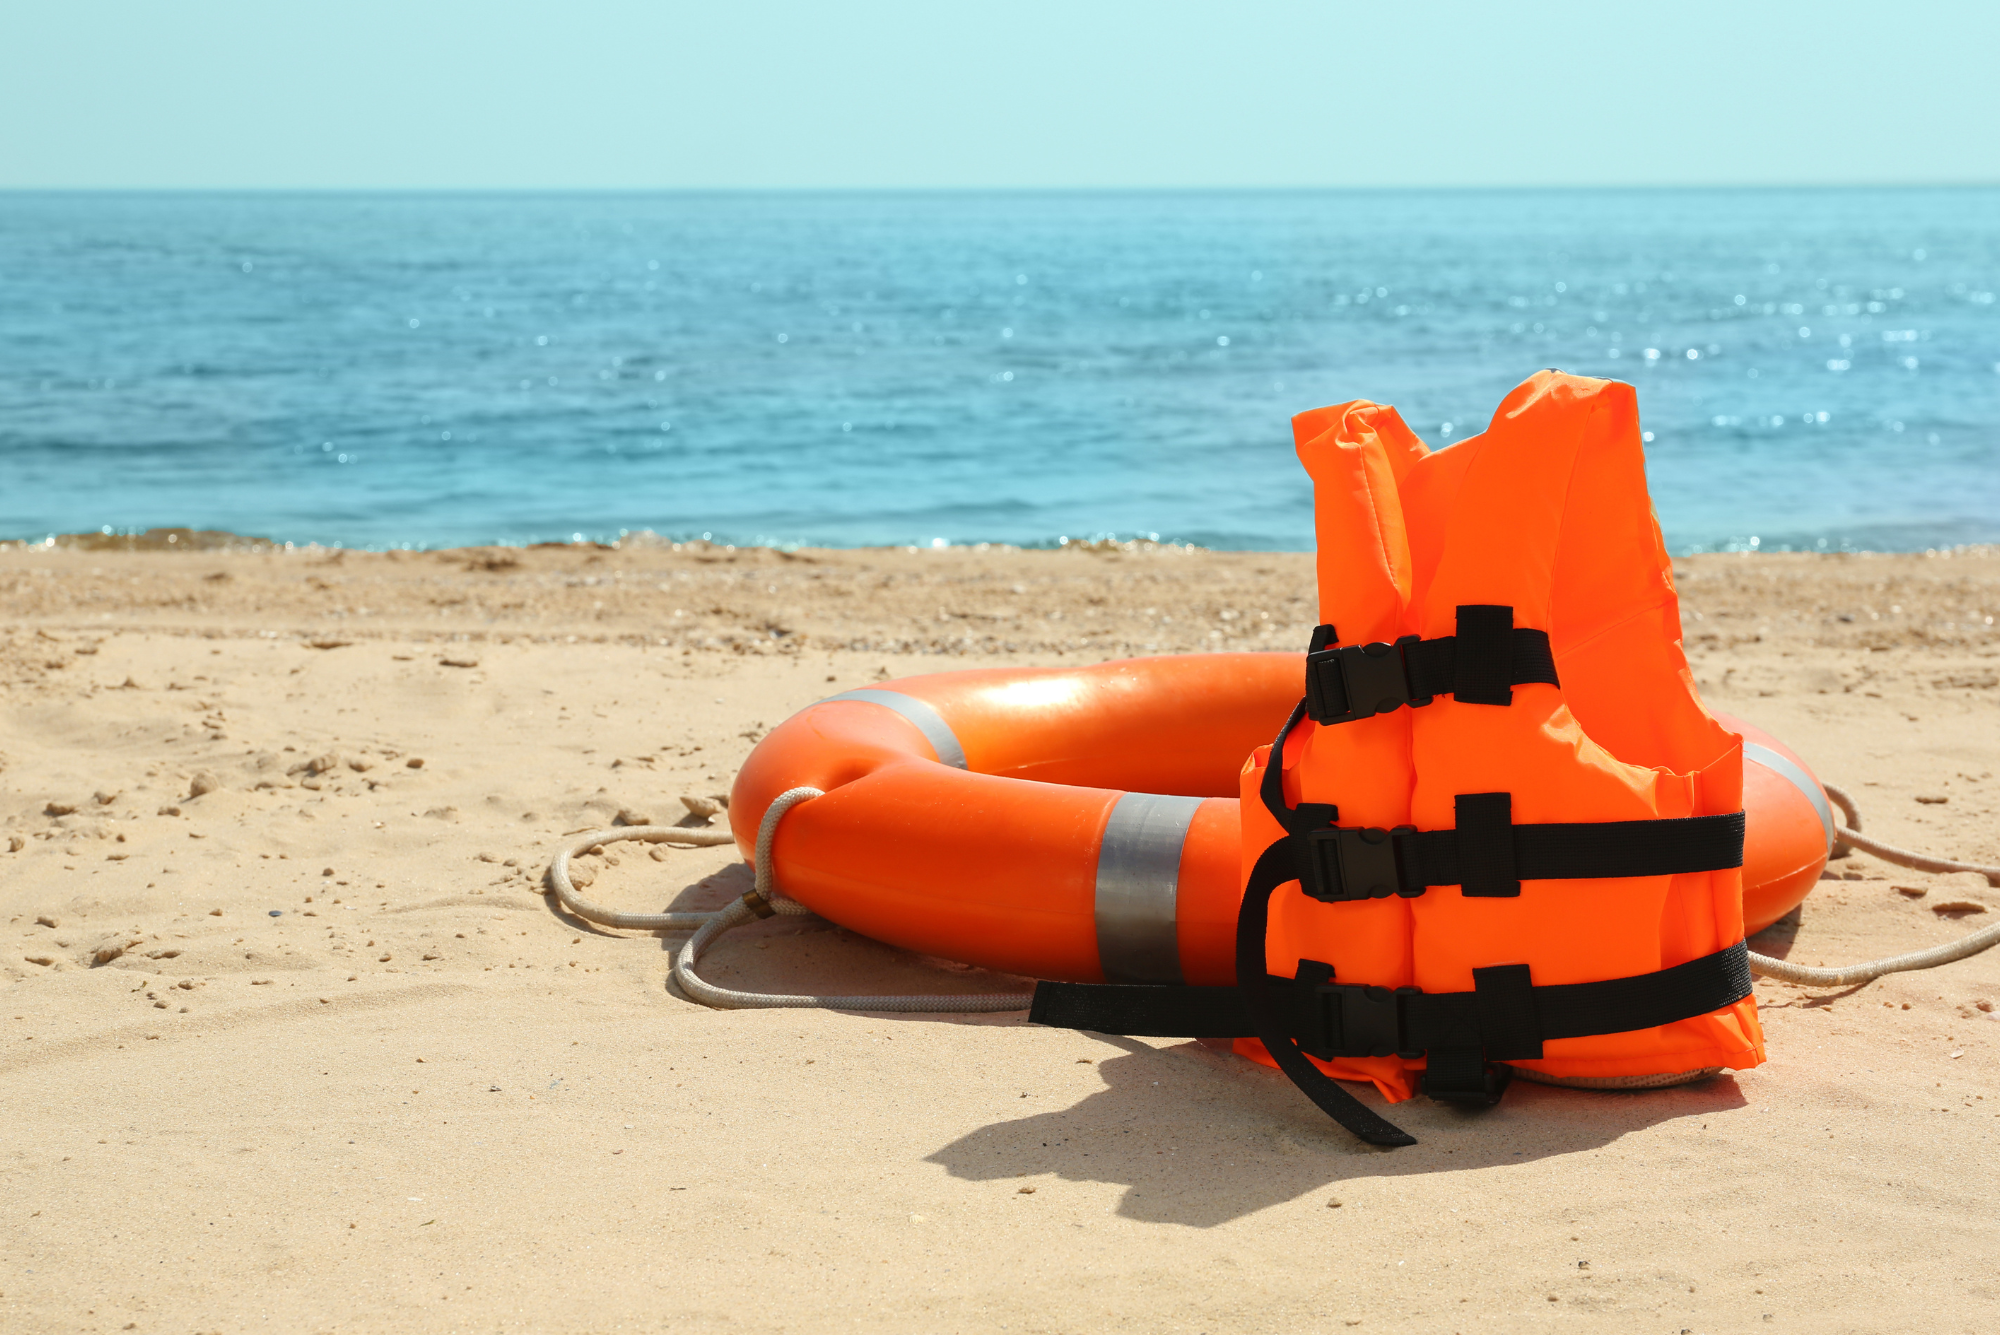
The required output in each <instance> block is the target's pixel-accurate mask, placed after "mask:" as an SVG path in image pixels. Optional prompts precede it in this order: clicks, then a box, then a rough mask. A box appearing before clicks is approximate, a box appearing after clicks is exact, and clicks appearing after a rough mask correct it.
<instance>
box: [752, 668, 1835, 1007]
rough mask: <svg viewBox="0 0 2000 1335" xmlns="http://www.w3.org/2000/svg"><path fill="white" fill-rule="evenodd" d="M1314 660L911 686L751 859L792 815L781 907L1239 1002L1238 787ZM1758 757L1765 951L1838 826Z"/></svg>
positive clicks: (774, 790) (869, 711) (1751, 882)
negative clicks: (1249, 758) (1225, 991)
mask: <svg viewBox="0 0 2000 1335" xmlns="http://www.w3.org/2000/svg"><path fill="white" fill-rule="evenodd" d="M1302 673H1303V664H1302V661H1301V656H1300V655H1298V654H1286V653H1234V654H1185V655H1174V656H1171V657H1161V658H1141V659H1127V660H1123V661H1117V662H1108V663H1099V664H1095V665H1091V666H1085V667H1075V668H1005V669H984V670H975V671H969V672H946V673H938V674H935V675H931V676H922V677H907V678H904V679H902V680H899V681H892V682H885V683H883V684H882V685H881V686H878V687H872V688H868V689H863V690H855V691H845V692H842V693H841V694H839V695H835V696H831V697H829V698H828V699H825V700H821V701H819V702H818V703H816V704H813V705H809V706H807V707H806V708H805V709H804V710H801V711H800V712H799V713H797V714H795V715H793V716H792V717H791V718H789V719H787V720H786V721H785V722H783V723H781V724H779V725H778V727H776V728H774V729H773V730H772V731H771V732H770V734H769V735H768V736H766V737H765V738H764V739H763V741H761V742H759V743H758V744H757V746H756V747H755V748H754V749H753V750H752V751H751V753H750V756H749V758H748V759H747V760H746V761H745V762H744V765H743V768H742V770H741V771H740V772H739V773H738V774H737V776H736V782H735V785H734V788H733V791H732V793H731V798H730V815H731V818H732V819H731V824H732V825H733V826H734V828H735V830H736V839H737V844H738V846H739V848H741V850H742V852H743V855H744V857H745V858H746V859H754V857H755V849H754V847H753V842H754V838H755V832H756V830H757V827H758V823H759V822H760V821H761V820H762V818H763V815H764V811H765V808H767V807H768V806H769V805H770V804H771V801H772V799H774V798H775V797H777V796H778V794H780V793H782V792H784V791H785V790H786V789H789V788H794V787H798V786H801V785H806V786H811V787H814V788H819V789H823V790H824V791H825V796H823V797H820V798H817V799H815V800H813V801H811V802H807V803H805V804H803V805H801V806H798V807H796V808H794V809H793V810H792V811H791V812H789V813H788V814H787V815H786V816H785V818H784V820H783V822H782V823H781V824H780V826H779V827H778V831H777V837H776V842H775V843H774V845H773V854H772V856H773V860H774V862H775V863H776V868H775V870H776V873H777V877H776V879H777V883H778V885H779V886H780V887H781V888H782V889H783V890H784V892H785V893H786V894H788V895H790V896H792V897H794V898H796V899H798V900H799V901H800V902H802V903H804V904H805V905H806V906H807V907H808V908H810V909H812V910H813V911H814V912H816V913H819V914H820V915H821V916H823V917H826V918H829V919H831V920H833V921H834V922H837V923H839V924H841V925H842V926H844V927H847V928H850V929H851V930H853V931H856V932H860V933H861V934H863V935H865V936H870V937H873V938H875V939H876V940H879V941H886V942H888V943H889V944H891V945H896V946H900V947H902V948H904V949H906V950H914V951H919V952H922V953H924V954H928V955H937V956H942V957H944V958H946V959H952V960H958V961H961V962H964V963H967V964H977V965H983V966H985V967H987V968H990V969H997V970H1000V971H1002V972H1005V973H1013V974H1023V975H1028V976H1032V977H1036V978H1046V979H1051V980H1057V981H1070V982H1134V983H1138V982H1147V983H1182V982H1184V983H1194V984H1211V985H1220V984H1229V983H1233V982H1234V981H1235V972H1236V971H1235V964H1234V954H1235V930H1236V914H1237V908H1238V905H1239V903H1240V901H1241V899H1242V875H1243V872H1242V861H1241V859H1242V839H1241V834H1240V830H1239V825H1238V807H1237V792H1238V776H1239V773H1240V772H1241V770H1242V767H1243V761H1244V757H1245V756H1246V755H1248V754H1249V752H1250V751H1251V749H1252V748H1253V747H1256V746H1260V745H1262V744H1264V743H1267V742H1269V741H1270V740H1271V738H1272V736H1273V735H1274V734H1275V733H1276V732H1277V730H1278V727H1279V725H1280V724H1282V723H1283V722H1284V720H1285V717H1286V715H1287V714H1288V713H1289V712H1290V711H1291V709H1292V706H1293V705H1294V704H1295V703H1296V702H1297V700H1298V694H1299V682H1300V679H1301V676H1302ZM1722 721H1723V723H1724V724H1725V726H1727V727H1729V728H1731V729H1733V730H1735V731H1737V732H1740V733H1741V734H1743V737H1744V743H1745V745H1744V760H1745V761H1746V762H1748V763H1746V764H1745V766H1744V775H1743V798H1744V805H1745V810H1746V811H1747V813H1748V815H1747V821H1746V824H1747V834H1746V841H1745V849H1744V865H1743V886H1744V890H1743V899H1744V919H1745V929H1746V930H1747V931H1749V932H1756V931H1758V930H1760V929H1761V928H1763V927H1766V926H1768V925H1769V924H1770V923H1771V922H1773V921H1775V920H1776V919H1777V918H1779V917H1780V916H1782V915H1783V914H1785V913H1787V912H1789V911H1790V910H1791V909H1792V907H1793V906H1795V905H1796V904H1798V903H1799V901H1800V900H1802V899H1804V898H1805V896H1806V894H1807V892H1808V891H1810V890H1811V888H1812V885H1813V882H1814V881H1815V880H1817V879H1818V876H1819V873H1820V870H1821V868H1823V867H1824V866H1825V865H1826V859H1827V855H1828V853H1829V852H1830V851H1831V848H1832V840H1833V816H1832V812H1831V808H1830V807H1829V806H1828V804H1827V799H1826V795H1825V793H1824V792H1823V791H1822V790H1821V789H1820V786H1819V784H1818V781H1817V780H1815V779H1814V778H1813V777H1812V774H1811V772H1810V771H1809V770H1807V769H1806V767H1805V764H1804V763H1803V762H1802V761H1800V760H1799V758H1798V757H1797V756H1796V755H1794V754H1793V753H1792V752H1790V751H1789V750H1787V749H1786V748H1785V747H1784V746H1783V745H1782V744H1781V743H1780V742H1778V741H1777V740H1776V739H1775V738H1773V737H1771V736H1769V735H1768V734H1766V733H1763V732H1761V731H1759V730H1758V729H1756V728H1753V727H1750V726H1749V725H1748V724H1745V723H1743V722H1741V721H1740V720H1736V719H1731V718H1728V717H1726V716H1725V717H1723V718H1722Z"/></svg>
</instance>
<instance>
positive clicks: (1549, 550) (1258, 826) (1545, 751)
mask: <svg viewBox="0 0 2000 1335" xmlns="http://www.w3.org/2000/svg"><path fill="white" fill-rule="evenodd" d="M1293 427H1294V432H1295V435H1296V437H1297V444H1298V452H1299V457H1300V459H1301V460H1303V461H1304V463H1305V466H1306V470H1307V471H1308V472H1309V473H1310V474H1311V475H1312V479H1313V496H1314V511H1315V515H1314V517H1315V526H1316V529H1317V533H1318V541H1319V558H1318V561H1319V565H1318V574H1319V590H1320V617H1321V620H1322V622H1323V623H1325V624H1323V625H1321V626H1320V627H1319V630H1318V631H1317V632H1316V633H1315V634H1314V637H1313V643H1312V645H1311V646H1310V651H1309V652H1308V655H1307V659H1306V683H1305V685H1306V692H1305V695H1306V698H1305V699H1304V700H1302V701H1301V702H1300V703H1299V706H1298V708H1297V709H1296V710H1294V711H1293V713H1292V716H1291V719H1290V720H1289V721H1288V722H1287V723H1286V724H1285V727H1284V729H1283V730H1282V731H1281V732H1280V733H1279V735H1278V739H1277V741H1276V742H1275V743H1274V744H1273V745H1272V746H1268V747H1260V748H1258V749H1257V750H1256V751H1255V752H1253V753H1252V755H1251V757H1250V759H1249V762H1248V763H1247V764H1246V765H1245V766H1244V769H1243V773H1242V778H1241V784H1242V801H1241V808H1242V833H1243V876H1244V893H1243V900H1242V905H1241V908H1240V910H1239V912H1238V918H1237V931H1236V986H1235V987H1234V988H1224V987H1172V986H1164V987H1162V986H1119V985H1111V986H1106V985H1094V986H1093V985H1070V984H1046V983H1045V984H1043V985H1041V987H1040V988H1038V990H1037V999H1036V1010H1035V1014H1034V1018H1036V1019H1039V1020H1042V1021H1043V1022H1045V1023H1061V1024H1069V1025H1072V1026H1074V1027H1078V1028H1088V1029H1095V1030H1099V1031H1103V1032H1118V1033H1133V1034H1189V1035H1194V1036H1207V1035H1231V1036H1238V1046H1239V1050H1240V1051H1244V1052H1246V1054H1247V1055H1251V1056H1255V1057H1258V1058H1259V1059H1264V1060H1270V1061H1273V1062H1274V1063H1275V1064H1276V1065H1278V1066H1279V1067H1280V1068H1281V1069H1282V1070H1284V1072H1285V1073H1286V1074H1287V1075H1288V1076H1290V1077H1291V1078H1292V1080H1293V1082H1294V1083H1295V1084H1297V1085H1298V1086H1299V1087H1300V1089H1301V1090H1303V1091H1304V1092H1305V1093H1306V1094H1307V1095H1308V1096H1310V1097H1311V1098H1312V1099H1313V1100H1314V1102H1316V1103H1318V1104H1319V1106H1320V1107H1321V1108H1323V1109H1324V1110H1325V1111H1326V1112H1328V1113H1329V1114H1330V1115H1332V1116H1333V1117H1334V1118H1335V1119H1336V1120H1337V1121H1339V1122H1340V1123H1341V1124H1342V1125H1344V1126H1346V1127H1347V1128H1348V1129H1350V1130H1352V1131H1354V1132H1355V1133H1356V1134H1358V1135H1360V1136H1362V1137H1363V1138H1364V1139H1366V1140H1369V1141H1372V1142H1374V1143H1376V1144H1382V1145H1400V1144H1408V1143H1410V1141H1411V1138H1410V1137H1409V1136H1408V1135H1406V1134H1404V1133H1403V1132H1402V1131H1400V1130H1398V1129H1397V1128H1396V1127H1395V1126H1393V1125H1391V1124H1390V1123H1389V1122H1387V1121H1385V1120H1384V1119H1383V1118H1381V1117H1379V1116H1377V1115H1376V1114H1374V1113H1373V1112H1371V1111H1369V1110H1368V1109H1367V1108H1365V1107H1364V1106H1363V1105H1362V1104H1361V1103H1360V1102H1358V1101H1357V1100H1356V1099H1354V1097H1353V1096H1352V1095H1350V1094H1348V1093H1347V1092H1346V1091H1345V1090H1343V1089H1341V1088H1340V1086H1339V1085H1337V1084H1336V1083H1335V1082H1334V1080H1333V1079H1330V1078H1329V1076H1335V1077H1340V1078H1344V1079H1351V1080H1369V1081H1373V1082H1374V1083H1375V1085H1376V1087H1377V1088H1378V1089H1380V1090H1381V1091H1382V1093H1383V1094H1384V1095H1385V1096H1386V1097H1387V1098H1388V1099H1389V1100H1390V1101H1391V1102H1396V1101H1399V1100H1402V1099H1405V1098H1408V1097H1410V1095H1411V1094H1412V1093H1415V1092H1418V1091H1421V1092H1423V1093H1426V1094H1429V1095H1430V1096H1432V1097H1433V1098H1443V1099H1454V1100H1463V1101H1470V1102H1479V1103H1490V1102H1493V1101H1494V1100H1496V1099H1497V1098H1498V1097H1499V1094H1500V1091H1501V1089H1502V1088H1504V1086H1505V1084H1506V1081H1507V1080H1508V1078H1510V1077H1511V1076H1512V1075H1513V1074H1514V1073H1515V1072H1516V1071H1520V1072H1524V1073H1527V1074H1529V1075H1530V1076H1532V1077H1534V1078H1537V1079H1543V1080H1552V1081H1556V1082H1575V1083H1580V1084H1586V1085H1592V1084H1601V1085H1644V1084H1667V1083H1673V1082H1675V1081H1676V1080H1679V1079H1685V1078H1690V1077H1698V1076H1700V1075H1703V1074H1708V1073H1712V1072H1713V1071H1715V1070H1717V1069H1720V1068H1723V1067H1746V1066H1755V1065H1757V1064H1758V1063H1760V1062H1762V1061H1763V1059H1764V1053H1763V1037H1762V1033H1761V1031H1760V1030H1759V1027H1758V1024H1757V1014H1756V1005H1755V1002H1754V1001H1753V1000H1752V999H1751V985H1750V971H1749V960H1748V955H1747V952H1746V949H1745V947H1744V944H1743V908H1742V872H1741V868H1742V864H1743V833H1744V825H1743V800H1742V799H1743V751H1742V741H1741V738H1740V737H1738V736H1737V735H1736V734H1735V733H1732V732H1730V731H1729V730H1728V729H1726V728H1724V727H1723V726H1722V725H1721V724H1720V723H1718V722H1717V721H1716V720H1715V719H1714V718H1713V717H1712V716H1711V715H1710V714H1709V713H1708V711H1707V710H1706V709H1705V708H1703V706H1702V703H1701V700H1700V699H1699V697H1698V696H1697V695H1696V694H1695V689H1694V681H1693V678H1692V676H1691V675H1690V674H1689V671H1688V666H1687V661H1686V659H1685V657H1684V656H1683V654H1682V652H1681V645H1680V610H1679V605H1678V602H1677V600H1676V598H1675V596H1674V587H1673V578H1672V566H1671V563H1670V561H1669V560H1668V557H1667V554H1666V549H1665V546H1664V544H1663V543H1662V541H1661V538H1660V530H1659V525H1658V524H1657V522H1656V521H1655V520H1654V517H1653V513H1652V506H1651V502H1650V501H1649V499H1648V497H1647V493H1646V477H1645V459H1644V455H1643V452H1642V450H1641V448H1640V438H1639V424H1638V414H1637V409H1636V406H1635V403H1634V393H1633V390H1632V387H1631V386H1629V385H1624V384H1618V383H1615V382H1610V381H1602V380H1588V379H1583V378H1581V377H1577V376H1569V375H1562V374H1560V373H1557V372H1554V371H1546V372H1543V373H1541V374H1539V375H1536V376H1535V377H1533V378H1532V379H1530V380H1528V381H1527V382H1526V383H1525V384H1523V385H1521V386H1520V387H1519V388H1517V389H1516V390H1515V391H1514V392H1513V393H1512V394H1510V395H1508V396H1507V398H1506V400H1505V401H1504V402H1503V403H1502V404H1501V405H1500V408H1499V410H1498V411H1497V412H1496V413H1495V414H1494V417H1493V421H1492V424H1491V426H1489V428H1488V429H1487V430H1486V432H1485V433H1484V434H1483V435H1479V436H1475V437H1473V438H1471V439H1469V440H1464V441H1461V442H1459V443H1458V444H1456V445H1454V446H1452V447H1451V448H1450V449H1446V450H1440V451H1436V452H1433V451H1432V450H1430V449H1429V448H1428V447H1427V446H1425V445H1424V443H1423V442H1422V441H1421V440H1419V439H1418V438H1417V437H1416V435H1415V434H1414V433H1412V432H1411V431H1410V430H1409V428H1408V427H1406V426H1405V425H1404V424H1403V421H1402V419H1401V418H1399V417H1398V416H1397V415H1396V412H1395V410H1394V409H1392V408H1387V407H1384V406H1382V405H1380V404H1374V403H1366V402H1354V403H1347V404H1341V405H1339V406H1337V407H1333V408H1324V409H1321V410H1319V411H1317V412H1311V413H1306V414H1303V415H1302V416H1300V417H1298V418H1297V419H1295V421H1294V423H1293ZM1274 754H1275V755H1276V756H1277V757H1278V763H1277V764H1276V765H1275V766H1273V765H1272V763H1271V758H1272V756H1273V755H1274ZM1045 994H1046V995H1045ZM1250 1033H1254V1034H1255V1035H1256V1036H1257V1037H1256V1038H1255V1039H1245V1038H1242V1037H1240V1036H1241V1035H1244V1034H1250Z"/></svg>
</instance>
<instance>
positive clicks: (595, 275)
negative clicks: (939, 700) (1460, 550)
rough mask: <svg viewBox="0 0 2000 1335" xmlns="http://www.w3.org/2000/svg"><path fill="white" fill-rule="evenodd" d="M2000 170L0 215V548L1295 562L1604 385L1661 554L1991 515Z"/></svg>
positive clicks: (159, 204) (1920, 529) (1926, 536)
mask: <svg viewBox="0 0 2000 1335" xmlns="http://www.w3.org/2000/svg"><path fill="white" fill-rule="evenodd" d="M1996 290H2000V190H1975V189H1954V190H1822V191H1775V190H1774V191H1740V190H1738V191H1707V192H1704V191H1600V192H1556V191H1534V192H1529V191H1522V192H1490V193H1477V192H1436V193H1430V192H1328V193H1312V192H1271V193H1216V192H1209V193H1157V194H1153V193H1100V194H1057V193H1009V194H777V193H772V194H573V195H522V194H506V195H381V194H374V195H370V194H354V195H340V194H300V195H284V194H254V195H221V194H213V195H206V194H37V193H14V194H5V195H0V457H4V460H5V479H6V484H5V486H4V487H0V536H6V537H28V538H34V537H40V536H42V535H45V534H49V533H61V532H74V531H81V530H88V529H100V528H109V529H113V530H121V531H122V530H136V529H143V528H147V527H151V526H167V525H187V526H192V527H196V528H217V529H226V530H231V531H235V532H239V533H246V534H256V535H262V536H268V537H272V538H276V539H279V540H281V541H294V542H308V541H317V542H322V543H340V544H345V545H350V546H387V545H395V546H402V545H419V546H437V545H449V544H463V543H478V542H493V541H500V542H523V541H535V540H549V539H567V538H570V537H571V536H572V535H584V536H590V537H607V536H615V535H616V534H618V533H620V532H621V531H626V530H638V529H651V530H654V531H656V532H659V533H661V534H663V535H668V536H674V537H684V536H704V535H708V536H712V537H713V538H714V539H715V540H716V541H728V542H736V543H776V544H796V543H812V544H832V545H861V544H902V543H920V544H933V543H936V542H940V541H942V542H949V543H966V542H978V541H995V542H1012V543H1022V544H1042V543H1051V542H1054V541H1056V540H1058V539H1059V538H1062V537H1065V536H1068V537H1100V536H1106V535H1116V536H1121V537H1130V536H1135V535H1136V536H1157V537H1159V538H1161V539H1163V540H1176V541H1183V542H1189V541H1191V542H1195V543H1200V544H1203V545H1207V546H1214V547H1228V548H1303V547H1306V546H1309V545H1310V542H1311V508H1310V494H1309V491H1308V489H1307V485H1306V479H1305V476H1304V474H1303V472H1302V471H1301V470H1300V469H1299V467H1298V465H1297V463H1296V460H1295V459H1294V456H1293V454H1292V447H1291V439H1290V431H1289V428H1288V419H1289V417H1290V416H1291V415H1292V414H1293V413H1295V412H1298V411H1301V410H1303V409H1306V408H1311V407H1315V406H1319V405H1322V404H1327V403H1333V402H1339V401H1341V400H1345V399H1351V398H1371V399H1376V400H1379V401H1382V402H1387V403H1393V404H1395V405H1397V406H1398V407H1399V408H1400V409H1401V410H1402V411H1403V414H1404V416H1405V417H1406V419H1407V420H1408V421H1409V422H1410V423H1411V425H1412V426H1413V427H1415V428H1416V429H1417V431H1418V432H1419V433H1420V434H1422V435H1423V436H1424V437H1425V438H1426V439H1428V440H1429V441H1431V442H1432V443H1433V444H1446V443H1449V442H1451V441H1453V440H1460V439H1463V438H1465V437H1466V436H1467V435H1470V434H1472V433H1474V432H1476V431H1478V430H1480V429H1481V428H1482V427H1483V426H1484V424H1485V422H1486V420H1487V418H1488V417H1489V416H1490V414H1491V412H1492V410H1493V407H1494V405H1495V404H1496V403H1497V402H1498V401H1499V399H1500V397H1501V396H1502V395H1503V394H1505V392H1506V391H1507V390H1508V388H1509V387H1511V386H1512V385H1513V384H1515V383H1516V382H1518V381H1519V380H1521V379H1522V378H1524V377H1525V376H1527V375H1529V374H1530V373H1532V372H1533V371H1535V370H1536V369H1538V368H1540V367H1544V366H1558V367H1561V368H1563V369H1565V370H1571V371H1577V372H1582V373H1586V374H1590V375H1600V376H1611V377H1617V378H1620V379H1624V380H1629V381H1631V382H1632V383H1634V384H1635V385H1637V386H1638V389H1639V402H1640V409H1641V413H1642V416H1643V419H1644V423H1645V426H1646V429H1647V430H1648V432H1649V433H1651V434H1650V443H1649V444H1648V447H1647V448H1648V467H1649V471H1650V477H1651V482H1652V487H1653V492H1654V497H1655V502H1656V505H1657V507H1658V510H1659V514H1660V518H1661V522H1662V524H1663V526H1664V528H1665V530H1666V533H1667V536H1668V540H1669V542H1670V543H1671V544H1672V545H1673V546H1674V547H1675V548H1676V550H1682V551H1686V550H1702V549H1717V548H1731V547H1745V546H1756V547H1761V548H1763V549H1765V550H1772V549H1782V548H1808V549H1841V548H1873V549H1909V548H1924V547H1936V546H1941V545H1948V544H1955V543H1964V542H1991V541H1995V540H1997V539H2000V307H1996V305H1995V292H1996Z"/></svg>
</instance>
